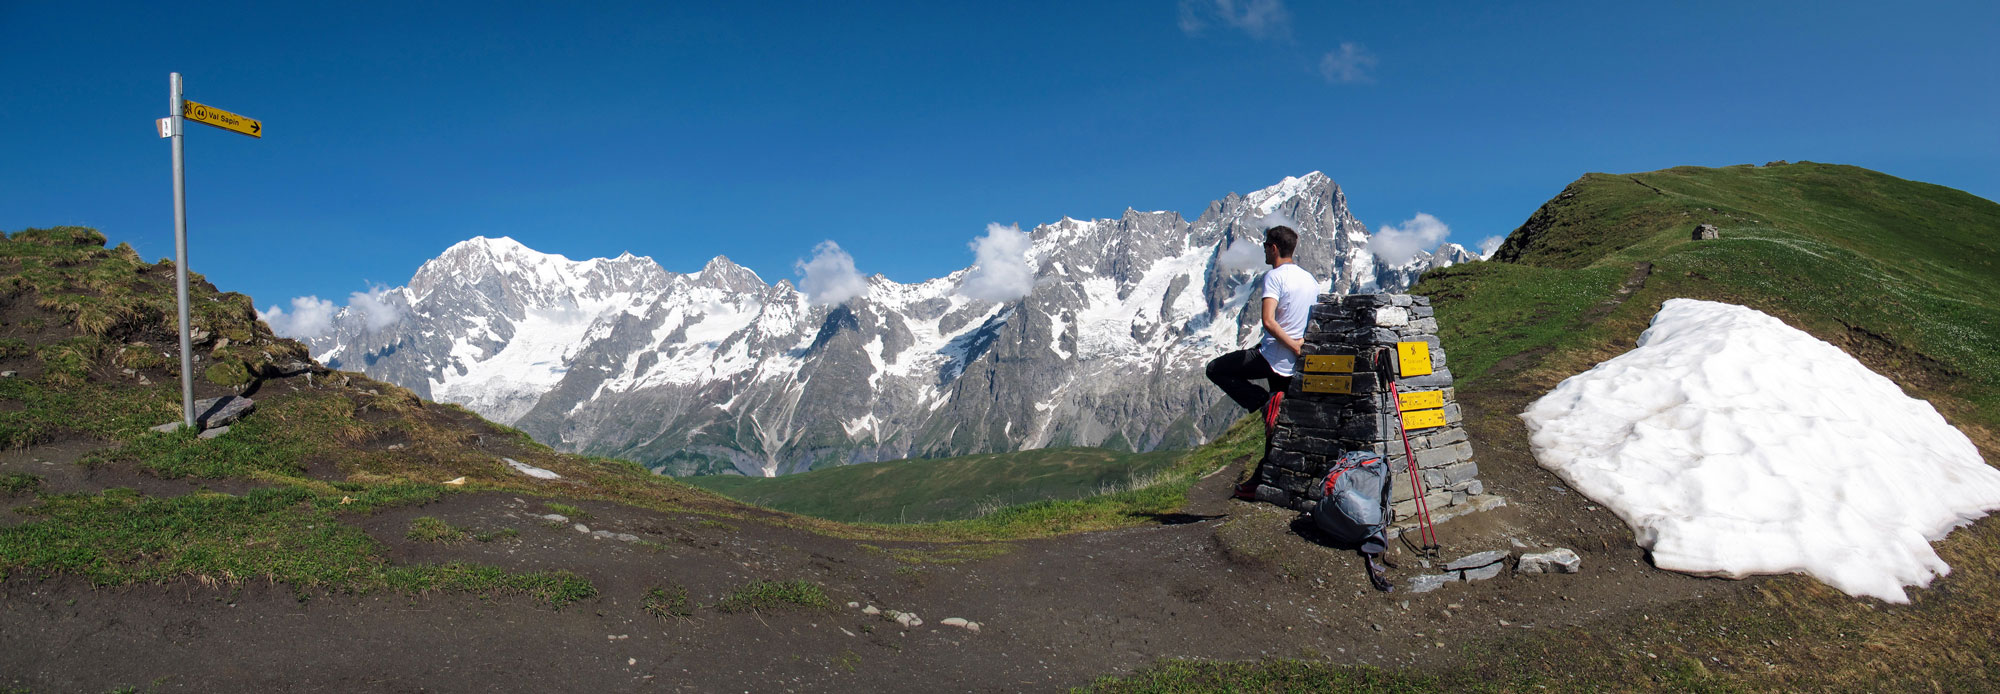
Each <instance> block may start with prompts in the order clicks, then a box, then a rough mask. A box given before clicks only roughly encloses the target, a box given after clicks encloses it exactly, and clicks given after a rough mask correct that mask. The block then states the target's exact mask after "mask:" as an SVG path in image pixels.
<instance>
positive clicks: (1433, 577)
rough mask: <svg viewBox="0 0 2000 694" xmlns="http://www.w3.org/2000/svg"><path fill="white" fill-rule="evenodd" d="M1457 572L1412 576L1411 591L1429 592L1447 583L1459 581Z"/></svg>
mask: <svg viewBox="0 0 2000 694" xmlns="http://www.w3.org/2000/svg"><path fill="white" fill-rule="evenodd" d="M1457 582H1458V575H1457V574H1424V575H1421V576H1411V577H1410V592H1412V593H1428V592H1431V591H1433V590H1437V589H1439V588H1442V587H1444V584H1446V583H1457Z"/></svg>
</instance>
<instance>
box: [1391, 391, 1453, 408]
mask: <svg viewBox="0 0 2000 694" xmlns="http://www.w3.org/2000/svg"><path fill="white" fill-rule="evenodd" d="M1396 405H1397V406H1399V407H1402V408H1403V411H1405V412H1408V411H1410V410H1433V409H1437V408H1440V407H1444V391H1441V390H1426V391H1420V392H1416V393H1397V394H1396Z"/></svg>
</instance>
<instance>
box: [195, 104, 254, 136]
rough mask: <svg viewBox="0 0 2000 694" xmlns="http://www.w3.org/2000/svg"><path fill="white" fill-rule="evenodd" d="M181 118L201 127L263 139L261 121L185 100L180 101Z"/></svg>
mask: <svg viewBox="0 0 2000 694" xmlns="http://www.w3.org/2000/svg"><path fill="white" fill-rule="evenodd" d="M181 117H183V118H186V119H188V120H191V121H194V122H196V123H200V124H202V125H212V126H215V127H218V128H221V129H223V130H233V131H236V132H239V133H243V134H245V135H249V136H251V137H255V138H258V139H262V138H263V137H264V123H263V122H262V121H259V120H257V119H255V118H251V117H249V116H244V115H238V114H234V113H230V112H228V111H224V110H222V109H219V108H216V107H214V106H207V105H204V104H197V103H195V102H193V101H188V100H186V99H182V100H181Z"/></svg>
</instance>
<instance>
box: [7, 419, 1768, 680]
mask: <svg viewBox="0 0 2000 694" xmlns="http://www.w3.org/2000/svg"><path fill="white" fill-rule="evenodd" d="M1514 398H1518V394H1511V393H1505V392H1498V393H1492V394H1491V395H1490V396H1489V398H1488V399H1486V400H1481V399H1480V398H1479V397H1478V392H1477V391H1474V392H1473V393H1472V394H1470V395H1469V396H1468V406H1469V409H1471V410H1472V413H1471V414H1472V416H1471V417H1470V418H1469V426H1470V427H1471V428H1472V434H1473V436H1474V441H1475V443H1476V444H1478V446H1479V450H1480V464H1481V469H1482V471H1483V472H1482V477H1483V478H1484V479H1485V480H1486V481H1487V484H1488V485H1489V488H1490V489H1492V490H1493V491H1495V492H1496V493H1498V494H1500V495H1502V496H1504V497H1506V498H1507V499H1509V501H1510V503H1509V504H1508V505H1507V506H1505V507H1502V508H1499V509H1495V510H1492V511H1487V512H1483V513H1479V514H1474V515H1471V516H1467V517H1463V518H1458V519H1454V520H1452V521H1449V522H1447V523H1444V524H1442V525H1441V526H1439V528H1438V534H1439V537H1440V538H1441V540H1442V543H1443V545H1444V547H1445V557H1444V558H1446V559H1451V558H1456V557H1458V556H1462V555H1466V554H1472V553H1474V552H1479V551H1489V550H1499V551H1502V552H1507V553H1510V554H1519V553H1521V552H1536V551H1543V550H1546V549H1550V548H1553V547H1565V548H1569V549H1572V550H1574V551H1576V553H1577V554H1578V555H1580V557H1581V559H1582V567H1581V571H1580V573H1577V574H1574V575H1565V574H1541V575H1528V574H1515V573H1513V572H1511V571H1501V572H1499V575H1497V576H1495V577H1493V578H1490V579H1487V580H1482V581H1477V582H1460V583H1451V584H1447V585H1444V586H1443V587H1441V588H1438V589H1437V590H1433V591H1430V592H1425V593H1413V592H1412V591H1411V590H1410V585H1409V579H1411V578H1412V577H1414V576H1417V575H1421V574H1427V573H1437V570H1436V568H1426V567H1425V561H1424V560H1422V559H1419V558H1418V557H1416V556H1414V555H1413V554H1411V553H1410V551H1409V550H1408V549H1407V548H1405V547H1397V548H1396V549H1395V550H1394V551H1393V552H1392V553H1391V555H1390V558H1391V560H1392V561H1394V562H1396V563H1397V565H1398V566H1397V568H1395V569H1392V570H1391V571H1390V576H1391V577H1392V578H1393V579H1394V580H1396V581H1397V584H1398V589H1397V590H1396V591H1395V592H1392V593H1378V592H1376V591H1374V590H1372V589H1371V588H1370V587H1369V585H1368V582H1367V579H1366V576H1365V574H1364V572H1363V569H1362V565H1361V562H1360V560H1359V559H1358V558H1357V557H1356V556H1354V555H1353V554H1352V553H1348V552H1341V551H1337V550H1334V549H1331V548H1327V547H1323V546H1320V545H1319V544H1316V543H1315V542H1314V541H1313V539H1312V534H1311V531H1310V529H1309V528H1310V524H1309V522H1304V521H1301V518H1300V517H1299V516H1298V515H1297V514H1294V513H1292V512H1289V511H1284V510H1281V509H1277V508H1275V507H1271V506H1267V505H1261V504H1251V503H1245V502H1242V501H1235V500H1229V499H1228V498H1227V497H1228V493H1229V490H1230V487H1231V485H1232V484H1233V482H1234V480H1235V475H1234V470H1232V469H1228V468H1225V469H1220V470H1217V471H1216V473H1215V474H1211V475H1209V476H1208V477H1206V478H1204V479H1203V480H1202V481H1201V482H1200V483H1199V484H1198V485H1197V486H1196V487H1195V488H1194V489H1193V490H1192V491H1191V492H1190V501H1189V503H1188V504H1187V505H1186V507H1185V508H1183V509H1182V510H1181V511H1180V512H1179V513H1176V514H1167V515H1164V516H1161V517H1160V518H1158V519H1157V520H1158V522H1157V523H1156V524H1152V525H1146V526H1142V527H1134V528H1127V529H1122V530H1114V531H1107V532H1096V533H1084V534H1077V535H1069V536H1062V537H1057V538H1051V539H1038V540H1018V541H1011V542H1005V543H990V544H975V545H969V546H968V545H952V544H943V543H912V542H880V541H857V540H847V539H838V538H834V537H829V536H827V535H823V534H818V533H815V532H810V531H807V530H804V529H800V528H799V527H798V526H796V525H795V524H788V523H785V522H782V521H781V519H778V518H777V517H770V518H766V517H763V516H758V515H752V516H750V517H747V518H718V517H716V516H712V515H706V514H696V513H666V512H658V511H652V510H645V509H639V508H634V507H630V506H624V505H620V504H615V503H610V502H603V501H562V500H559V499H555V498H543V497H533V496H525V495H520V494H513V493H506V492H499V493H485V492H468V493H461V494H455V495H450V496H447V497H445V498H444V500H442V501H439V502H435V503H430V504H425V505H421V506H404V507H392V508H389V509H387V510H383V511H379V512H376V513H374V514H371V515H358V516H353V517H350V518H345V519H344V521H345V522H351V523H353V524H356V525H358V526H360V527H361V528H363V529H364V530H365V531H366V532H367V533H368V534H369V535H370V536H371V537H373V538H374V539H375V540H376V541H378V542H380V543H382V544H383V545H384V546H386V547H387V548H388V550H387V556H388V558H389V559H390V560H391V561H394V562H397V563H437V562H445V561H452V560H464V561H469V562H476V563H480V564H489V565H495V566H499V567H503V568H506V569H510V570H519V571H539V570H567V571H571V572H574V573H576V574H578V575H580V576H582V577H583V578H585V579H587V580H589V581H590V582H591V583H592V584H593V585H595V586H596V587H597V589H598V595H597V596H596V597H592V598H588V599H585V600H583V601H581V602H577V603H574V604H570V605H568V606H565V607H562V608H560V609H552V608H550V607H549V606H547V605H546V604H544V603H540V602H537V601H534V600H531V599H529V598H527V597H524V596H481V595H470V594H453V593H440V594H432V595H415V596H411V595H399V594H388V593H381V592H377V593H370V594H365V595H353V594H349V593H345V592H340V591H333V592H329V591H323V590H306V591H298V590H294V589H293V588H291V587H288V586H283V585H270V584H267V583H264V582H260V581H256V580H248V581H242V582H237V583H219V584H213V585H211V584H201V583H197V582H193V581H182V582H177V583H170V584H166V585H132V586H122V587H93V586H91V585H90V584H89V583H88V582H86V581H84V580H82V579H79V578H75V577H71V576H64V575H57V576H44V575H40V574H39V573H37V572H33V571H17V572H15V573H14V574H13V575H11V576H8V577H7V579H6V580H5V581H4V582H0V673H4V674H0V686H6V687H13V688H16V689H25V690H27V691H104V690H109V689H112V688H116V687H120V686H134V687H138V688H139V689H140V690H142V691H151V690H157V691H252V690H254V691H352V690H369V691H495V690H516V691H521V690H545V691H635V690H663V691H880V690H889V689H894V690H903V691H1048V690H1056V689H1062V688H1066V687H1071V686H1077V685H1082V684H1087V683H1088V682H1089V681H1090V680H1091V679H1092V678H1094V677H1097V676H1101V675H1106V674H1117V673H1125V672H1130V671H1134V670H1137V669H1140V668H1144V667H1146V666H1148V665H1151V664H1153V663H1154V662H1156V661H1157V660H1159V659H1161V658H1169V657H1192V658H1206V659H1224V660H1239V659H1255V658H1259V657H1265V656H1279V657H1296V658H1304V659H1310V660H1319V661H1327V662H1335V663H1356V664H1369V665H1377V666H1383V667H1404V666H1408V667H1416V668H1419V669H1427V668H1437V667H1446V666H1450V665H1452V664H1454V663H1455V662H1457V660H1458V659H1459V658H1460V654H1461V653H1462V651H1463V648H1464V647H1465V646H1466V645H1467V644H1473V643H1479V642H1483V641H1490V640H1492V639H1493V638H1495V637H1499V636H1505V635H1508V634H1510V633H1518V632H1521V631H1523V630H1535V629H1547V628H1551V627H1560V626H1567V625H1585V626H1588V625H1590V624H1592V623H1594V622H1599V621H1604V620H1618V621H1624V620H1631V619H1637V618H1639V617H1638V615H1643V614H1644V613H1646V612H1647V611H1648V610H1649V609H1652V608H1654V607H1656V606H1661V605H1665V604H1669V603H1680V602H1684V601H1691V600H1700V599H1703V598H1705V597H1709V596H1713V595H1717V594H1719V593H1724V592H1728V591H1737V590H1743V589H1744V588H1745V586H1746V585H1748V584H1749V583H1751V582H1735V581H1720V580H1711V579H1701V578H1693V577H1688V576H1683V575H1679V574H1673V573H1669V572H1664V571H1658V570H1655V569H1652V568H1650V567H1649V566H1647V564H1646V563H1645V560H1644V556H1643V553H1642V552H1641V551H1640V550H1638V549H1637V548H1636V547H1635V546H1634V545H1633V544H1632V540H1631V536H1630V533H1629V531H1627V530H1626V529H1625V527H1624V525H1623V524H1622V523H1620V522H1619V521H1617V519H1616V518H1614V517H1612V516H1611V515H1610V514H1609V513H1608V512H1606V511H1605V510H1603V509H1601V508H1598V507H1596V506H1594V505H1592V504H1590V503H1589V502H1588V501H1587V500H1584V499H1582V498H1580V497H1578V496H1577V495H1575V494H1573V493H1570V492H1568V491H1567V490H1566V489H1565V488H1564V487H1562V486H1561V484H1560V482H1558V481H1557V480H1556V479H1555V478H1554V477H1553V476H1551V475H1549V474H1547V473H1546V472H1544V471H1542V470H1541V469H1540V468H1538V467H1536V466H1535V465H1534V464H1533V462H1532V460H1531V459H1529V458H1528V457H1527V454H1526V446H1525V441H1520V440H1513V438H1518V437H1519V433H1518V432H1519V427H1518V426H1508V424H1509V422H1507V421H1506V419H1511V414H1508V413H1510V412H1512V411H1514V409H1515V408H1514V403H1513V402H1510V399H1514ZM1502 418H1506V419H1502ZM1510 436H1511V437H1513V438H1509V437H1510ZM495 445H496V448H495V449H494V452H495V454H496V455H498V454H501V453H504V448H501V447H499V446H500V445H501V444H499V443H497V442H496V444H495ZM95 447H96V444H95V443H94V442H90V441H76V440H72V441H65V442H60V443H56V444H53V445H45V446H38V447H34V448H30V449H26V450H18V451H11V452H7V453H4V454H0V474H5V473H13V472H27V473H31V474H35V475H37V476H39V477H41V478H42V480H43V483H42V488H41V489H39V490H38V492H39V493H41V494H52V493H63V492H92V491H99V490H102V489H106V488H110V487H133V488H137V489H139V490H141V491H142V492H143V493H145V494H148V495H154V496H171V495H177V494H185V493H189V492H192V491H195V490H197V489H203V488H207V489H214V490H216V491H224V492H232V493H240V492H242V491H243V490H245V489H248V488H250V487H252V486H255V483H251V482H242V481H214V480H210V481H194V480H187V479H181V480H162V479H158V478H155V477H152V476H150V475H148V474H146V473H144V472H141V471H136V470H129V469H121V468H119V467H117V466H102V465H100V466H94V467H84V466H79V465H76V464H74V461H75V460H77V459H78V458H79V457H81V456H83V455H85V454H86V453H87V452H89V451H90V450H92V449H93V448H95ZM312 472H313V474H314V475H315V476H322V475H323V476H326V477H329V478H331V477H336V476H338V475H340V474H341V473H339V472H338V471H337V470H334V469H331V468H321V469H316V470H313V471H312ZM31 499H32V496H30V495H22V494H16V495H14V496H10V497H5V498H4V499H0V523H6V524H18V523H21V522H23V521H24V520H25V519H24V518H23V517H22V516H21V514H19V513H15V512H13V511H14V509H16V508H18V507H20V506H22V505H24V504H26V503H28V502H29V501H30V500H31ZM552 504H553V505H552ZM551 516H559V517H560V519H559V520H558V519H556V518H551ZM419 518H434V519H440V520H443V521H444V522H446V523H448V524H449V525H450V526H453V527H455V528H460V529H463V530H465V531H467V532H468V534H470V535H476V536H479V537H480V538H481V539H471V538H469V537H467V538H460V539H458V540H456V541H445V542H438V541H429V540H416V539H411V535H412V533H411V529H412V527H413V524H415V523H416V522H417V519H419ZM621 536H622V539H621ZM758 580H764V581H797V580H803V581H806V582H809V583H811V584H813V585H816V586H819V587H821V589H822V590H823V594H824V596H825V598H826V600H827V602H828V603H829V604H828V605H826V606H824V607H809V606H801V605H795V604H777V605H771V606H766V607H764V608H762V609H755V610H748V611H737V612H731V611H725V610H724V609H723V607H722V603H724V602H725V600H727V598H728V596H730V595H731V594H732V593H735V592H738V591H740V590H741V589H743V588H744V587H745V586H746V585H749V584H750V583H751V582H753V581H758ZM654 589H658V590H659V591H660V593H658V594H656V595H657V596H666V597H670V598H671V597H677V596H679V595H681V593H680V591H683V590H684V591H685V600H684V601H682V602H676V601H673V600H666V601H665V602H667V603H669V604H667V605H665V606H662V604H661V603H662V601H661V600H657V599H656V600H655V601H654V608H655V609H653V610H649V609H647V604H646V603H647V595H648V591H651V590H654ZM869 608H873V610H870V609H869ZM871 611H872V612H875V614H870V612H871ZM899 613H913V615H914V616H913V617H910V616H905V617H903V619H902V621H900V622H899V621H897V619H896V618H895V616H896V615H898V614H899ZM950 618H957V619H953V620H952V621H951V623H947V620H948V619H950ZM957 620H967V621H969V622H972V623H976V624H977V630H976V631H975V630H973V629H972V628H969V625H968V626H958V625H956V623H957Z"/></svg>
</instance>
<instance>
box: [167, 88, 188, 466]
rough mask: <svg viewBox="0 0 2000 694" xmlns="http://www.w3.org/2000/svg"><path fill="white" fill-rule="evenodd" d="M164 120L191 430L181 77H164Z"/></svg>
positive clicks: (184, 408)
mask: <svg viewBox="0 0 2000 694" xmlns="http://www.w3.org/2000/svg"><path fill="white" fill-rule="evenodd" d="M167 81H168V83H169V87H168V91H167V120H168V121H169V123H168V127H169V128H171V129H172V133H173V135H172V139H173V141H174V275H175V282H174V293H175V297H176V298H178V299H179V300H180V328H181V424H182V425H183V426H186V427H188V428H190V429H192V428H194V340H193V339H192V338H191V337H190V336H189V334H188V333H189V331H190V330H192V329H193V328H192V327H191V326H190V325H189V324H188V237H187V176H186V170H185V168H184V166H183V164H184V159H183V155H182V152H181V137H182V136H183V135H184V133H185V130H186V129H185V128H183V127H182V125H183V123H182V120H181V103H182V100H181V73H178V72H175V73H171V74H169V75H168V76H167Z"/></svg>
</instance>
